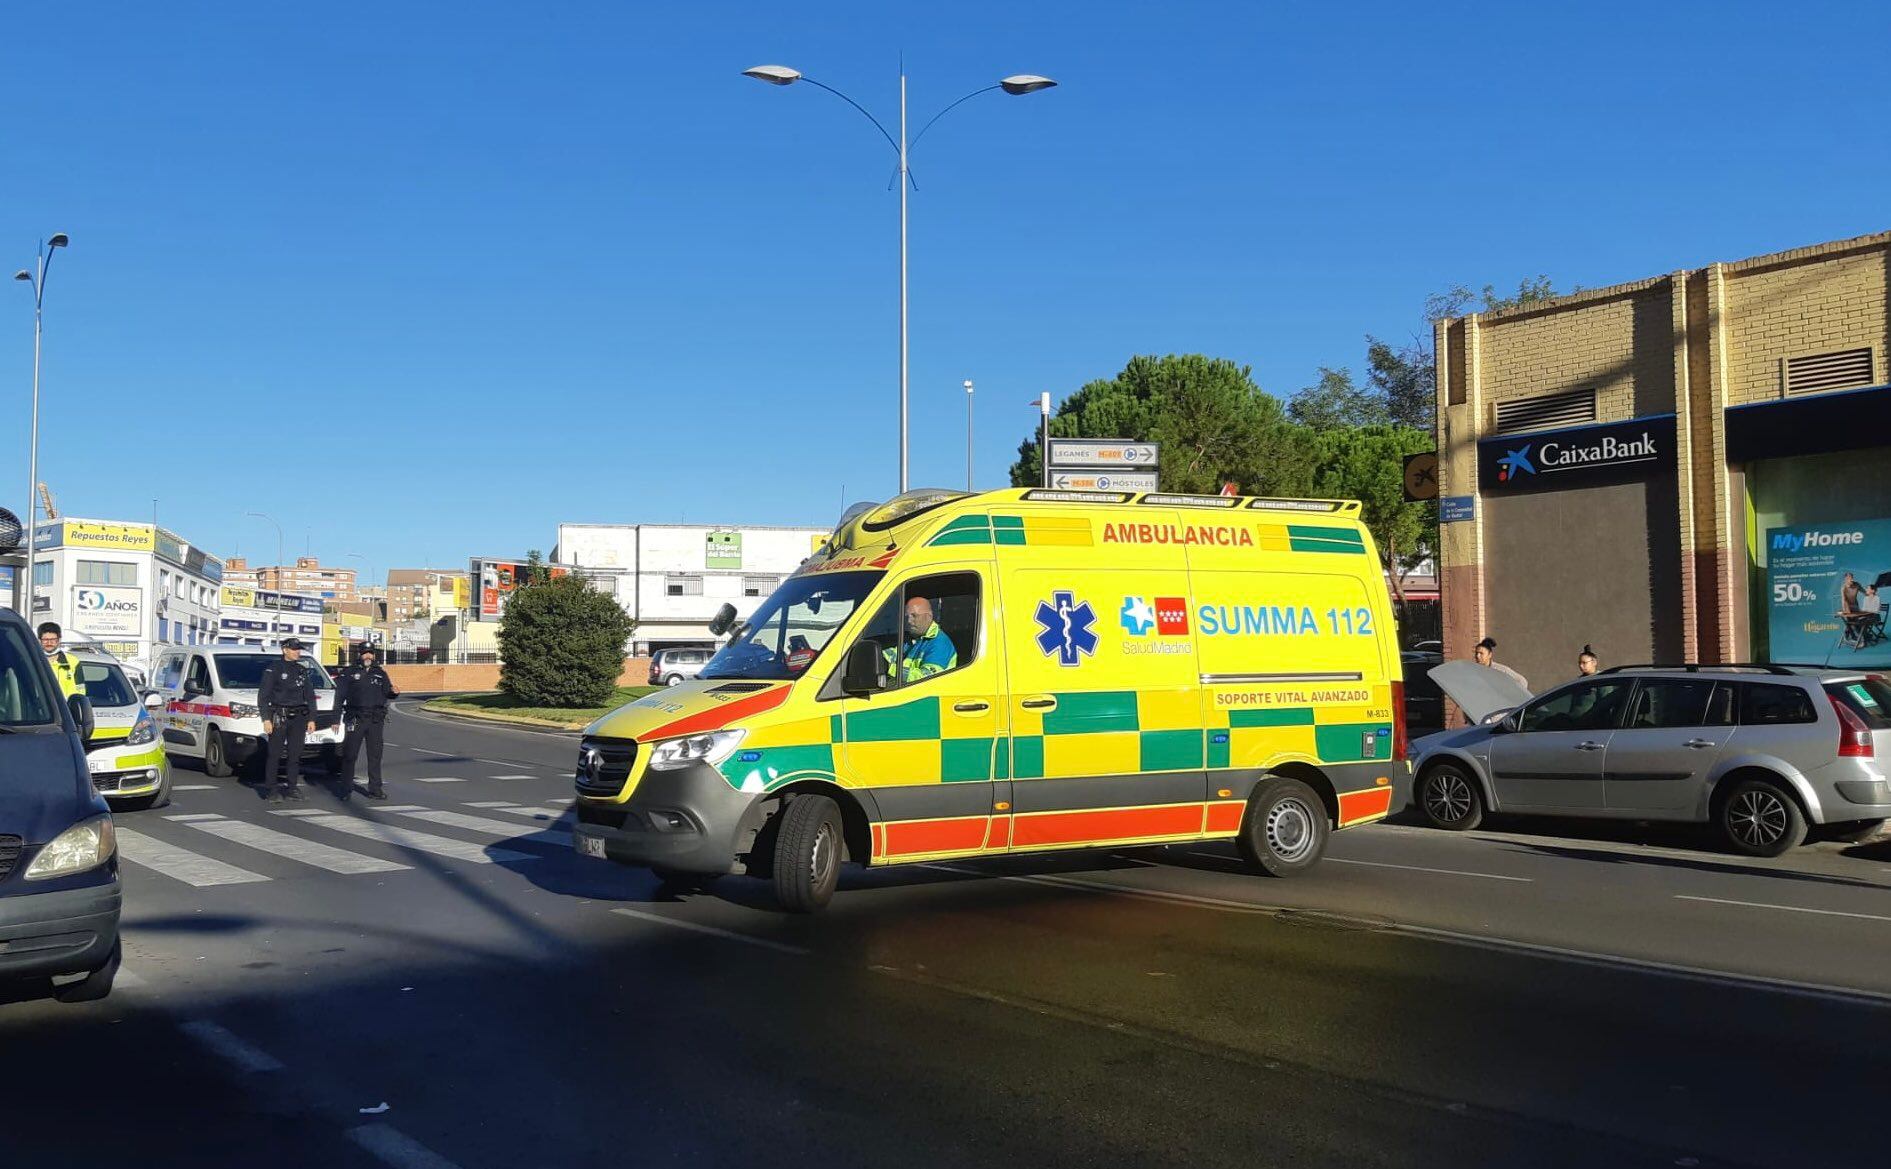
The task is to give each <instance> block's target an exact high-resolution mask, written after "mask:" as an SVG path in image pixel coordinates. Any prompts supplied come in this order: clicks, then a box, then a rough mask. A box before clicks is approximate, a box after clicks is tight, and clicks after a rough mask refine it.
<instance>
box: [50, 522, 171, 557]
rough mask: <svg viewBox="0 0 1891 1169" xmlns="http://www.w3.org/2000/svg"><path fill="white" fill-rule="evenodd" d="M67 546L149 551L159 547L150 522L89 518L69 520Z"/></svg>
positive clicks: (67, 523)
mask: <svg viewBox="0 0 1891 1169" xmlns="http://www.w3.org/2000/svg"><path fill="white" fill-rule="evenodd" d="M66 546H67V547H68V548H112V549H115V550H117V551H120V552H149V551H151V550H152V549H153V548H155V547H157V537H156V535H155V534H153V530H152V528H151V525H150V524H99V523H92V522H91V521H89V520H67V521H66Z"/></svg>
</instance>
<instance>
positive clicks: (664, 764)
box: [650, 731, 748, 771]
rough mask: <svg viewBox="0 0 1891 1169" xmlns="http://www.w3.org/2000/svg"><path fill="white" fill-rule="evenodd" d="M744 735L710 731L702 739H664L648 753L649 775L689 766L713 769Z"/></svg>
mask: <svg viewBox="0 0 1891 1169" xmlns="http://www.w3.org/2000/svg"><path fill="white" fill-rule="evenodd" d="M747 734H748V732H747V731H710V732H709V733H708V734H703V735H685V736H684V737H683V738H680V739H665V740H664V741H663V742H661V743H658V744H657V746H656V749H655V750H654V751H651V752H650V768H651V770H653V771H673V770H675V769H676V768H678V767H688V766H689V765H690V764H692V763H707V764H708V765H709V766H711V767H714V766H715V765H716V764H718V763H720V762H722V761H723V760H724V759H727V758H728V757H729V753H730V752H732V751H734V750H735V748H736V746H737V744H739V743H741V742H742V737H743V736H744V735H747Z"/></svg>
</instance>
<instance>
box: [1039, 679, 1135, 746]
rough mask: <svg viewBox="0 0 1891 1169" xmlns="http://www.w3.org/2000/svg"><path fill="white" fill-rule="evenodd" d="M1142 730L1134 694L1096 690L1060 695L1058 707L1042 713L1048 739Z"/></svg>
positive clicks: (1126, 691) (1123, 691) (1130, 692)
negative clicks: (1137, 716) (1051, 736)
mask: <svg viewBox="0 0 1891 1169" xmlns="http://www.w3.org/2000/svg"><path fill="white" fill-rule="evenodd" d="M1139 729H1141V723H1140V722H1138V721H1137V718H1136V692H1135V691H1134V690H1098V691H1083V692H1077V693H1066V694H1059V695H1058V696H1057V707H1056V709H1055V710H1049V711H1046V712H1045V713H1044V733H1045V734H1047V735H1094V734H1099V733H1102V732H1104V731H1134V730H1139Z"/></svg>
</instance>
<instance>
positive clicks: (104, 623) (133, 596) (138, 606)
mask: <svg viewBox="0 0 1891 1169" xmlns="http://www.w3.org/2000/svg"><path fill="white" fill-rule="evenodd" d="M143 624H144V590H143V589H121V588H101V587H98V586H95V585H79V586H77V587H75V588H74V589H73V590H72V627H73V628H74V629H76V630H78V631H79V632H80V633H90V634H94V635H100V636H115V637H136V636H138V634H139V633H141V632H142V628H141V627H142V626H143Z"/></svg>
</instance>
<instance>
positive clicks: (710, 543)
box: [552, 524, 832, 656]
mask: <svg viewBox="0 0 1891 1169" xmlns="http://www.w3.org/2000/svg"><path fill="white" fill-rule="evenodd" d="M831 530H832V529H831V528H814V527H805V528H794V527H752V526H750V527H743V526H722V527H718V526H713V525H702V524H559V525H558V543H557V546H556V547H554V548H553V550H552V562H553V563H554V564H557V565H560V566H563V567H567V568H569V569H571V570H572V571H574V572H577V573H579V574H580V575H582V576H584V577H586V578H588V579H590V580H591V581H592V583H594V584H596V585H597V586H598V587H599V588H601V589H603V590H605V591H606V592H609V593H611V594H612V595H613V596H615V597H616V598H617V602H618V604H620V605H622V606H623V607H624V611H625V612H626V613H628V614H630V616H631V617H632V618H633V619H635V620H636V622H637V631H636V632H635V633H634V634H632V642H631V645H630V646H629V647H628V649H627V652H629V653H630V654H632V655H633V656H635V655H642V654H646V653H650V652H652V651H654V650H659V649H670V648H676V647H683V646H708V645H714V644H715V641H716V639H715V638H714V637H712V636H711V635H710V633H709V629H708V624H709V620H710V618H712V617H714V616H715V615H716V610H717V609H719V608H721V607H722V606H723V605H724V604H730V605H734V606H735V608H736V612H737V613H740V614H742V615H743V616H747V615H748V614H749V613H750V612H752V611H753V610H754V609H755V607H756V605H758V604H760V603H761V600H762V598H764V597H766V596H768V594H770V593H772V592H774V591H775V586H776V585H778V584H780V583H781V582H782V581H783V580H784V579H786V578H787V577H788V576H789V575H791V574H792V573H793V572H794V571H795V570H796V569H798V568H800V567H801V562H802V561H804V560H806V559H807V558H808V557H809V556H810V555H812V554H813V552H814V550H815V548H817V547H818V546H819V545H820V543H821V541H822V540H825V539H826V538H827V535H828V533H829V531H831Z"/></svg>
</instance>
